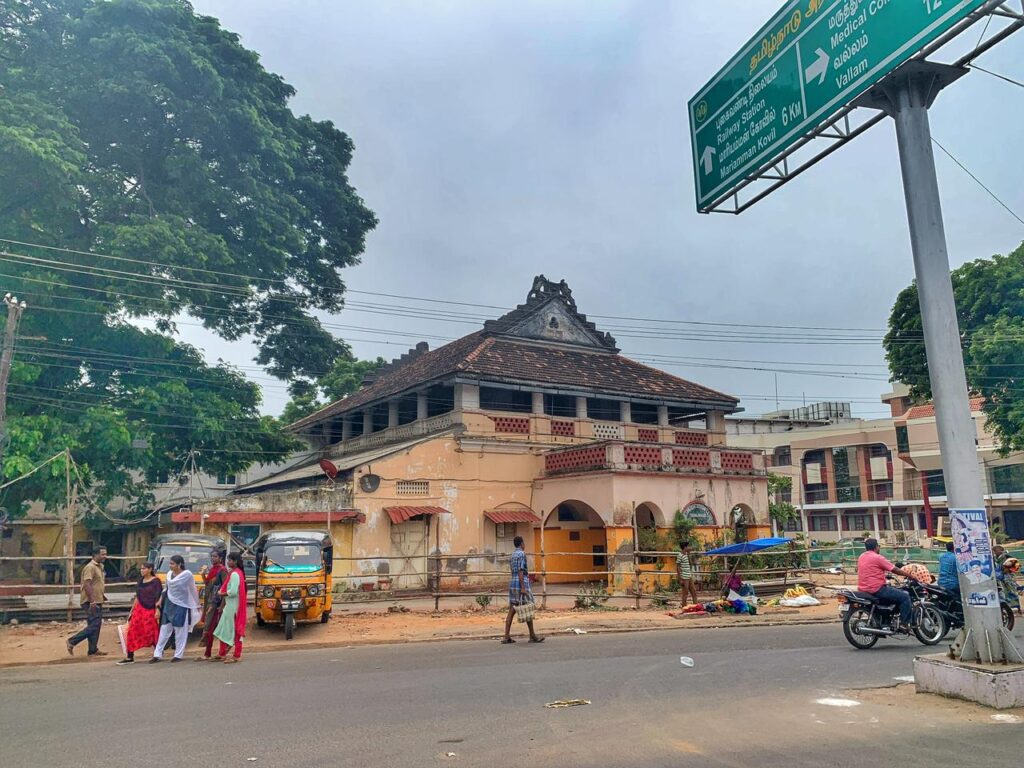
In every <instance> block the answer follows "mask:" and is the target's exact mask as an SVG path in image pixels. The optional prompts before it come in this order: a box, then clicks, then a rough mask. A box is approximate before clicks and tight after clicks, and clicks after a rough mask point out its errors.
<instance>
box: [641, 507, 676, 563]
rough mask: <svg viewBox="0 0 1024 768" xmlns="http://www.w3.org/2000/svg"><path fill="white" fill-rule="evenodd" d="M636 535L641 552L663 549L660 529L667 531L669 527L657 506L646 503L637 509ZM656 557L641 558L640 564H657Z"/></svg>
mask: <svg viewBox="0 0 1024 768" xmlns="http://www.w3.org/2000/svg"><path fill="white" fill-rule="evenodd" d="M635 515H636V533H637V537H638V539H639V541H638V542H637V550H638V551H640V552H656V551H659V550H660V549H661V547H660V545H659V541H658V529H661V530H665V529H666V528H667V527H668V525H667V523H666V521H665V514H664V513H663V512H662V511H661V509H660V508H659V507H658V505H657V504H655V503H653V502H650V501H645V502H644V503H642V504H638V505H637V507H636V512H635ZM657 561H658V558H657V557H655V556H641V557H640V562H641V563H644V564H647V565H650V564H652V563H656V562H657Z"/></svg>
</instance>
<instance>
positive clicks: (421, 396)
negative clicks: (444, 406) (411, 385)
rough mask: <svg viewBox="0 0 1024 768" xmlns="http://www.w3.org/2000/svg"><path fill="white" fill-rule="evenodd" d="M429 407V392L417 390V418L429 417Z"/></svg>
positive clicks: (421, 419) (420, 419)
mask: <svg viewBox="0 0 1024 768" xmlns="http://www.w3.org/2000/svg"><path fill="white" fill-rule="evenodd" d="M427 407H428V403H427V393H426V392H417V393H416V418H417V419H418V420H419V421H423V420H424V419H425V418H427V413H429V411H428V410H427Z"/></svg>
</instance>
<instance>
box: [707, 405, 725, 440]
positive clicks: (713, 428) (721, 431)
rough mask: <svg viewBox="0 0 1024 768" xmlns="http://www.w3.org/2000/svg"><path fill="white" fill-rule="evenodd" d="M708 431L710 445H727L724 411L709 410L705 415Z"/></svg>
mask: <svg viewBox="0 0 1024 768" xmlns="http://www.w3.org/2000/svg"><path fill="white" fill-rule="evenodd" d="M704 423H705V427H706V430H707V433H708V445H725V414H724V413H723V412H722V411H708V412H707V413H706V414H705V415H704Z"/></svg>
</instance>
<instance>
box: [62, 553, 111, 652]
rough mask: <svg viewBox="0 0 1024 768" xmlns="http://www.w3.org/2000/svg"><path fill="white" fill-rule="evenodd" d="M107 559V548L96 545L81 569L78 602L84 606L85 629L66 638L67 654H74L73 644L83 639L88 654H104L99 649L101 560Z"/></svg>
mask: <svg viewBox="0 0 1024 768" xmlns="http://www.w3.org/2000/svg"><path fill="white" fill-rule="evenodd" d="M106 559H107V548H106V547H97V548H96V549H94V550H93V551H92V559H91V560H90V561H89V562H88V563H86V564H85V568H83V569H82V591H81V594H80V595H79V602H80V603H81V606H82V607H83V608H85V617H86V618H85V629H83V630H81V631H80V632H77V633H75V634H74V635H72V636H71V637H70V638H68V642H67V648H68V654H69V655H71V656H74V655H75V646H76V645H78V644H79V643H80V642H82V641H83V640H88V641H89V646H88V647H89V653H88V655H89V656H106V655H107V654H106V651H101V650H100V649H99V642H100V629H101V628H102V627H103V601H104V599H105V595H104V590H105V589H106V583H107V577H106V574H105V573H104V572H103V561H104V560H106Z"/></svg>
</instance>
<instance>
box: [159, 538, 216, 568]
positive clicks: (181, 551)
mask: <svg viewBox="0 0 1024 768" xmlns="http://www.w3.org/2000/svg"><path fill="white" fill-rule="evenodd" d="M212 551H213V547H211V546H210V545H209V544H162V545H161V546H160V549H159V550H158V551H157V555H156V559H155V563H154V565H155V566H156V572H157V573H167V572H168V571H169V570H170V568H171V557H173V556H174V555H181V556H182V558H184V560H185V568H186V569H188V570H189V571H191V572H192V573H193V574H197V573H199V569H200V568H202V567H203V566H204V565H205V566H209V565H210V553H211V552H212Z"/></svg>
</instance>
